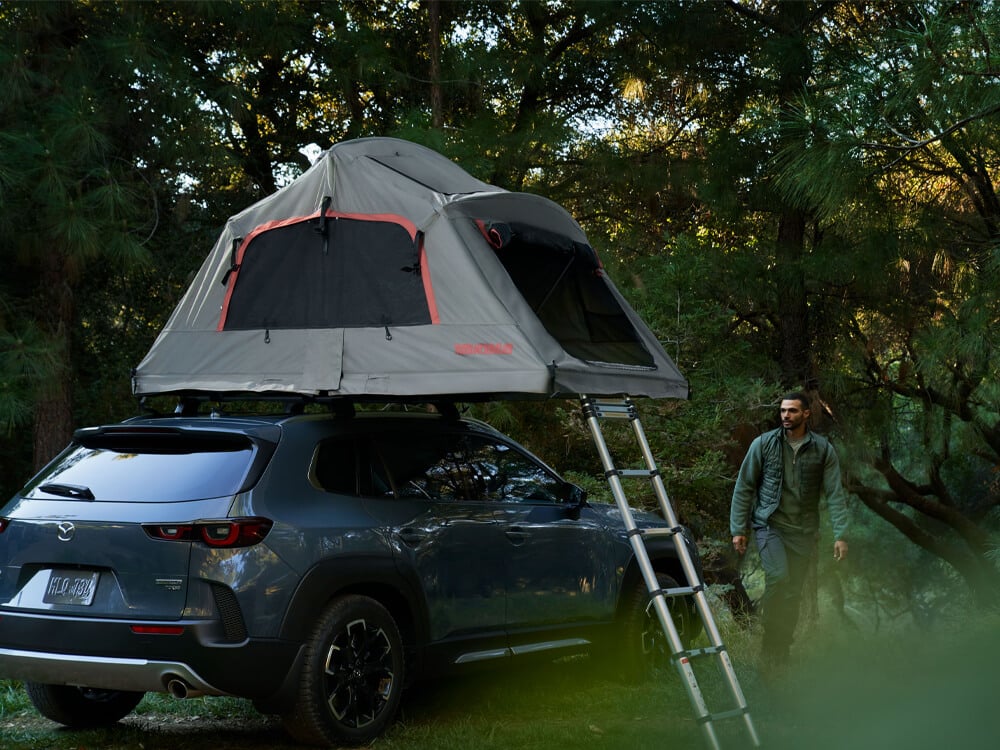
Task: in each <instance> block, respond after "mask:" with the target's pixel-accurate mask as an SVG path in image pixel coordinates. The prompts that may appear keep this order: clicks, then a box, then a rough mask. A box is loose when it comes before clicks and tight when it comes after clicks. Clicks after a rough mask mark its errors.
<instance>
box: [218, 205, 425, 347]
mask: <svg viewBox="0 0 1000 750" xmlns="http://www.w3.org/2000/svg"><path fill="white" fill-rule="evenodd" d="M229 283H231V284H233V285H234V286H233V287H232V294H231V296H230V299H229V304H228V307H227V309H226V310H225V311H224V315H225V319H224V324H223V329H224V330H250V329H265V328H268V329H282V328H361V327H368V326H389V325H392V326H413V325H426V324H430V323H431V315H430V310H429V307H428V304H427V297H426V294H425V292H424V285H423V280H422V278H421V274H420V249H419V246H418V243H417V241H415V240H414V239H413V238H412V237H411V235H410V233H409V232H408V231H407V229H406V228H405V227H404V226H402V225H401V224H395V223H393V222H391V221H375V220H367V219H352V218H343V217H328V218H327V220H326V221H325V222H323V223H322V224H320V223H319V222H317V220H316V219H315V218H313V219H312V220H305V219H304V220H302V221H300V222H296V223H291V224H287V225H284V226H279V227H276V228H273V229H267V230H265V231H262V232H260V233H259V234H257V235H256V236H253V237H252V238H251V239H250V241H249V242H248V243H247V245H246V247H245V248H244V249H243V253H242V256H241V258H240V265H239V272H238V273H237V274H235V275H234V277H233V279H232V280H231V281H230V282H229Z"/></svg>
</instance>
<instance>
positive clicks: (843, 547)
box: [823, 443, 849, 560]
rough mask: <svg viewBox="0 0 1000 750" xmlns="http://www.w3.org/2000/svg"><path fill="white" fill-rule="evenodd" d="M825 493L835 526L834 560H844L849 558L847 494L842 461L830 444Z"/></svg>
mask: <svg viewBox="0 0 1000 750" xmlns="http://www.w3.org/2000/svg"><path fill="white" fill-rule="evenodd" d="M823 493H824V494H825V495H826V507H827V508H828V509H829V511H830V523H831V525H832V526H833V539H834V542H833V559H835V560H843V559H844V558H845V557H847V527H848V521H849V518H848V514H847V492H846V491H845V490H844V483H843V481H842V479H841V477H840V459H838V458H837V451H836V449H835V448H834V447H833V444H832V443H830V444H829V449H828V450H827V452H826V460H825V461H824V463H823Z"/></svg>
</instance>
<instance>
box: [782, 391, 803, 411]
mask: <svg viewBox="0 0 1000 750" xmlns="http://www.w3.org/2000/svg"><path fill="white" fill-rule="evenodd" d="M781 400H782V401H798V402H799V403H800V404H802V411H809V410H810V409H809V396H807V395H806V394H805V393H803V392H802V391H792V392H791V393H786V394H785V395H784V396H782V397H781Z"/></svg>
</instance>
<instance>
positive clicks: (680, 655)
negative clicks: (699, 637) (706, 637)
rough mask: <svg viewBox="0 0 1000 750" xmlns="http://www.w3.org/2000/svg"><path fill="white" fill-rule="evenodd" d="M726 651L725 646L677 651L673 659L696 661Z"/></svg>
mask: <svg viewBox="0 0 1000 750" xmlns="http://www.w3.org/2000/svg"><path fill="white" fill-rule="evenodd" d="M725 650H726V647H725V646H706V647H704V648H692V649H687V650H685V651H679V652H677V653H676V654H674V658H675V659H685V658H686V659H698V658H700V657H702V656H716V655H718V654H721V653H722V652H723V651H725Z"/></svg>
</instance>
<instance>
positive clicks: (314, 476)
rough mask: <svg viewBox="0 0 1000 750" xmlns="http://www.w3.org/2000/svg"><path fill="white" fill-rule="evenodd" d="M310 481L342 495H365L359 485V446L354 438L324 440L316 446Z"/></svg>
mask: <svg viewBox="0 0 1000 750" xmlns="http://www.w3.org/2000/svg"><path fill="white" fill-rule="evenodd" d="M309 480H310V481H311V482H312V484H313V485H314V486H315V487H319V488H320V489H322V490H326V491H327V492H337V493H339V494H341V495H360V494H365V493H364V491H363V488H362V487H361V486H360V485H359V477H358V446H357V442H356V441H355V439H354V438H353V437H337V438H330V439H328V440H324V441H323V442H321V443H320V444H319V445H317V446H316V450H315V452H314V453H313V461H312V465H311V466H310V467H309Z"/></svg>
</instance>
